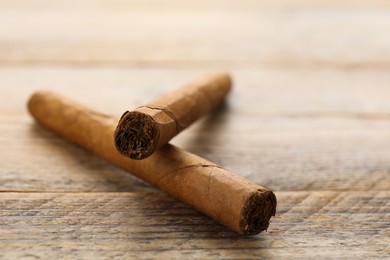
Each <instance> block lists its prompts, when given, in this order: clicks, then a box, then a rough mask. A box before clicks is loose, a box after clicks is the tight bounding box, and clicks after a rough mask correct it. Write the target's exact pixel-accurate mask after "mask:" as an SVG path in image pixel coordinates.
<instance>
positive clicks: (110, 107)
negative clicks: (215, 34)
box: [0, 68, 390, 191]
mask: <svg viewBox="0 0 390 260" xmlns="http://www.w3.org/2000/svg"><path fill="white" fill-rule="evenodd" d="M204 72H205V71H201V70H174V69H166V70H159V69H139V70H126V69H109V68H91V69H81V70H80V69H76V68H74V69H70V68H63V69H58V68H56V69H51V68H23V69H21V68H14V69H4V68H3V69H0V96H2V97H6V98H4V99H3V100H2V102H1V104H0V111H2V112H0V144H1V146H0V147H1V150H0V152H1V155H2V156H0V165H1V167H0V175H1V176H2V177H1V178H0V189H1V190H2V191H145V190H154V189H152V188H151V187H150V186H149V185H147V184H144V183H143V182H141V181H139V180H137V179H135V178H133V177H132V176H130V175H128V174H127V173H124V172H123V171H121V170H118V169H117V168H115V167H113V166H111V165H109V164H107V163H105V162H103V161H101V160H99V159H97V158H96V157H95V156H93V155H91V154H89V153H87V152H85V151H84V150H82V149H80V148H77V147H75V146H73V145H70V144H69V143H68V142H66V141H64V140H62V139H60V138H58V137H56V136H55V135H53V134H52V133H50V132H48V131H47V130H44V129H42V128H40V127H38V126H36V125H35V124H34V123H33V120H32V119H31V118H30V117H29V116H28V115H27V113H26V112H25V104H26V102H27V98H28V96H29V95H30V94H31V93H32V92H33V91H34V89H37V88H38V87H39V88H42V87H41V86H46V88H47V89H51V90H53V91H57V92H59V93H63V94H65V95H67V96H70V97H72V98H74V99H75V100H78V101H79V102H81V103H84V104H86V105H88V106H90V107H92V108H95V109H97V110H99V111H107V112H110V113H111V112H112V113H113V114H116V115H117V116H119V115H120V114H121V113H122V112H123V111H124V110H126V109H131V108H134V107H137V106H139V105H142V104H144V103H146V102H148V101H149V100H151V99H152V98H153V97H155V96H158V95H160V94H163V93H165V92H167V91H169V90H171V89H174V88H176V87H177V86H180V85H182V84H184V83H185V82H187V81H189V80H191V79H193V78H196V77H197V76H199V75H201V74H203V73H204ZM233 75H234V78H235V86H234V88H235V89H234V92H233V93H232V95H231V96H230V99H229V101H228V106H227V107H226V108H225V109H223V110H221V111H219V112H218V113H215V114H214V115H212V116H210V117H208V118H205V120H203V121H201V122H198V123H197V124H196V125H194V126H193V127H191V128H190V129H188V130H186V131H184V132H183V133H181V134H180V136H178V137H177V138H175V139H174V140H173V143H174V144H176V145H178V146H180V147H182V148H184V149H187V150H189V151H191V152H194V153H196V154H199V155H201V156H203V157H206V158H208V159H210V160H212V161H214V162H216V163H218V164H220V165H222V166H224V167H226V168H228V169H230V170H232V171H234V172H236V173H237V174H239V175H241V176H244V177H246V178H249V179H251V180H253V181H255V182H258V183H261V184H263V185H266V186H268V187H270V188H272V189H275V190H372V189H377V190H389V189H390V174H389V161H390V160H389V158H390V154H389V151H390V132H389V131H388V129H389V128H390V120H388V119H389V117H390V105H389V102H388V100H387V97H388V96H389V94H390V93H389V91H390V90H389V88H388V85H389V82H390V75H389V73H388V72H387V71H386V70H383V71H381V70H363V69H359V70H354V71H339V70H329V69H310V70H309V69H277V68H275V69H269V68H268V69H263V68H259V69H253V70H252V69H241V70H234V71H233Z"/></svg>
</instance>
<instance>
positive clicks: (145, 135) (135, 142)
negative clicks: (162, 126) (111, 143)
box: [114, 111, 160, 160]
mask: <svg viewBox="0 0 390 260" xmlns="http://www.w3.org/2000/svg"><path fill="white" fill-rule="evenodd" d="M159 136H160V133H159V129H158V126H157V124H156V122H155V121H154V120H153V118H152V117H151V116H149V115H146V114H143V113H140V112H137V111H132V112H129V111H126V112H125V113H124V114H123V115H122V117H121V119H120V120H119V123H118V126H117V128H116V130H115V133H114V140H115V147H116V149H117V150H118V151H119V152H120V153H121V154H122V155H124V156H126V157H129V158H131V159H135V160H142V159H144V158H147V157H149V156H150V155H152V153H153V152H154V149H155V148H156V146H157V143H158V140H159Z"/></svg>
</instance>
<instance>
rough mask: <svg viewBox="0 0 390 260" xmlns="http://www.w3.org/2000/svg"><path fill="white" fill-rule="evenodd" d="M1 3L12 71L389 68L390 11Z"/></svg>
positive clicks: (253, 4) (323, 4) (4, 53)
mask: <svg viewBox="0 0 390 260" xmlns="http://www.w3.org/2000/svg"><path fill="white" fill-rule="evenodd" d="M2 2H4V3H3V5H4V7H3V8H1V9H0V17H1V18H2V23H1V24H0V38H1V39H2V40H1V41H0V57H1V58H0V63H3V64H10V65H12V64H31V65H36V64H50V65H56V64H57V65H61V64H62V65H66V64H84V65H87V66H88V65H90V64H100V65H103V66H104V65H107V64H119V65H125V66H129V65H131V66H137V65H145V64H147V65H152V66H156V65H160V66H177V67H183V66H199V65H200V66H202V67H204V66H212V65H214V66H215V67H217V68H220V67H221V66H226V64H237V65H242V64H244V65H245V64H253V63H255V64H256V63H259V62H260V63H270V64H287V65H291V64H292V63H293V64H296V63H298V64H301V65H307V64H309V65H311V66H313V65H314V66H318V65H328V66H334V65H336V66H346V67H354V66H364V67H365V66H378V67H382V66H384V67H389V64H390V51H389V48H388V46H389V45H390V37H388V35H387V34H386V33H385V32H387V31H389V30H390V15H389V13H390V5H389V3H388V2H387V1H369V0H366V1H358V2H356V1H347V2H345V3H340V2H339V1H326V0H320V1H318V2H317V1H316V2H315V3H312V2H311V1H292V2H291V1H289V2H288V3H287V2H284V1H277V3H273V2H275V1H269V0H268V1H253V0H245V1H240V2H239V3H234V1H229V3H228V4H226V3H224V2H223V1H220V0H218V1H207V2H205V3H199V1H190V2H188V3H181V2H180V1H176V0H174V1H172V0H168V1H161V2H158V1H147V2H146V3H143V2H144V1H131V2H129V3H124V2H123V1H110V0H105V1H98V2H96V3H93V2H89V1H88V3H83V2H84V1H83V2H80V1H76V0H72V1H66V3H65V2H64V3H60V4H58V3H53V2H52V1H50V0H45V1H40V2H41V3H40V4H39V5H38V4H34V5H33V4H31V3H30V2H29V1H28V0H24V1H17V2H16V3H12V2H13V1H2ZM186 2H187V1H186ZM0 4H1V3H0ZM16 17H18V19H15V18H16ZM178 21H179V22H178ZM10 25H12V26H10Z"/></svg>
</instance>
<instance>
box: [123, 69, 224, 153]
mask: <svg viewBox="0 0 390 260" xmlns="http://www.w3.org/2000/svg"><path fill="white" fill-rule="evenodd" d="M230 88H231V79H230V77H229V75H228V74H224V73H221V74H213V75H208V76H205V77H203V78H200V79H198V80H195V81H193V82H191V83H189V84H187V85H185V86H184V87H182V88H180V89H177V90H176V91H173V92H171V93H169V94H167V95H165V96H162V97H159V98H157V99H155V100H153V101H152V102H150V103H148V104H147V105H145V106H141V107H139V108H137V109H135V110H134V111H131V112H129V111H126V112H125V113H124V114H123V115H122V117H121V119H120V121H119V123H118V126H117V128H116V130H115V145H116V148H117V149H118V151H119V152H120V153H121V154H123V155H124V156H127V157H130V158H131V159H138V160H140V159H144V158H147V157H149V156H150V155H151V154H152V153H153V152H154V151H155V150H156V149H159V148H161V147H162V146H164V145H165V144H167V143H168V142H169V141H170V140H171V139H172V138H173V137H175V136H176V135H177V134H178V133H180V132H181V131H182V130H183V129H185V128H186V127H188V126H189V125H190V124H192V123H193V122H194V121H196V120H197V119H198V118H200V117H201V116H203V115H205V114H207V113H209V112H210V111H211V110H213V109H215V108H216V107H217V106H218V105H220V104H221V103H222V102H223V100H224V99H225V97H226V95H227V94H228V92H229V90H230Z"/></svg>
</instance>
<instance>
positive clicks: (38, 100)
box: [28, 92, 276, 235]
mask: <svg viewBox="0 0 390 260" xmlns="http://www.w3.org/2000/svg"><path fill="white" fill-rule="evenodd" d="M28 108H29V111H30V113H31V114H32V115H33V117H34V118H35V119H36V120H37V121H38V122H40V123H41V124H42V125H44V126H46V127H47V128H49V129H51V130H53V131H54V132H56V133H57V134H59V135H61V136H63V137H65V138H66V139H68V140H70V141H72V142H74V143H76V144H78V145H80V146H82V147H84V148H86V149H88V150H90V151H92V152H93V153H95V154H97V155H98V156H100V157H102V158H104V159H106V160H107V161H109V162H111V163H113V164H115V165H117V166H119V167H121V168H122V169H124V170H126V171H128V172H130V173H132V174H134V175H136V176H138V177H139V178H141V179H143V180H145V181H146V182H148V183H150V184H152V185H155V186H157V187H158V188H160V189H161V190H163V191H165V192H166V193H168V194H169V195H171V196H173V197H175V198H176V199H179V200H181V201H183V202H185V203H187V204H188V205H190V206H192V207H194V208H196V209H198V210H200V211H201V212H203V213H204V214H206V215H208V216H210V217H212V218H214V219H216V220H217V221H219V222H221V223H222V224H224V225H226V226H228V227H230V228H231V229H233V230H234V231H237V232H238V233H240V234H244V235H253V234H257V233H259V232H261V231H263V230H265V229H267V227H268V225H269V220H270V218H271V216H274V215H275V210H276V197H275V195H274V193H273V192H272V191H270V190H269V189H267V188H265V187H263V186H260V185H257V184H255V183H253V182H250V181H248V180H246V179H244V178H242V177H240V176H238V175H236V174H234V173H232V172H229V171H227V170H225V169H223V168H221V167H220V166H218V165H216V164H214V163H212V162H210V161H207V160H205V159H203V158H200V157H198V156H196V155H194V154H191V153H188V152H185V151H183V150H181V149H179V148H177V147H175V146H172V145H169V144H168V145H165V146H164V147H162V148H161V149H160V150H158V151H156V152H155V153H154V154H153V155H152V156H150V157H149V158H147V159H145V160H141V161H138V160H132V159H129V158H126V157H124V156H122V155H121V154H120V153H119V152H118V151H117V150H116V148H115V145H114V138H113V136H114V135H113V133H114V130H115V126H116V122H117V121H116V119H114V118H112V117H110V116H107V115H104V114H100V113H97V112H95V111H92V110H90V109H88V108H86V107H84V106H82V105H80V104H78V103H75V102H73V101H70V100H68V99H66V98H64V97H61V96H57V95H55V94H53V93H50V92H38V93H35V94H34V95H32V96H31V98H30V100H29V102H28Z"/></svg>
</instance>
